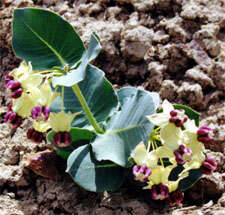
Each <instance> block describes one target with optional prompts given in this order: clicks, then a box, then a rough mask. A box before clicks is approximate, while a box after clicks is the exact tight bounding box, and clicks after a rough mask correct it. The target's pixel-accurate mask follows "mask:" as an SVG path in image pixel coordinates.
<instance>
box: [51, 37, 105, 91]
mask: <svg viewBox="0 0 225 215" xmlns="http://www.w3.org/2000/svg"><path fill="white" fill-rule="evenodd" d="M100 50H101V45H100V42H99V38H98V37H97V35H96V34H95V33H93V34H92V35H91V40H90V43H89V46H88V50H87V51H86V52H85V53H84V55H83V57H82V58H81V60H80V64H79V65H77V63H76V64H75V65H74V66H72V67H75V68H74V69H72V70H71V71H70V72H68V73H67V74H65V75H63V76H61V77H53V79H52V84H53V87H56V86H57V85H59V86H66V87H71V86H73V85H74V84H77V83H79V82H80V81H82V80H84V78H85V75H86V67H87V65H88V63H89V62H90V61H92V60H93V59H95V58H96V57H97V56H98V54H99V52H100ZM76 67H77V68H76Z"/></svg>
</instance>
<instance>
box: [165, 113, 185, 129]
mask: <svg viewBox="0 0 225 215" xmlns="http://www.w3.org/2000/svg"><path fill="white" fill-rule="evenodd" d="M170 116H171V117H170V119H169V121H170V122H172V123H174V124H175V125H176V127H181V126H182V125H183V124H184V123H185V122H187V120H188V117H187V116H186V115H185V111H184V110H183V109H180V110H172V111H170Z"/></svg>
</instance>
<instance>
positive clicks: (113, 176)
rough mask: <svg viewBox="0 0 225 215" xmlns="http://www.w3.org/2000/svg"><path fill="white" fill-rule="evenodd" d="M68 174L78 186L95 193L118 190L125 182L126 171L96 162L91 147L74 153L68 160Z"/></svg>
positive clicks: (105, 163) (86, 146)
mask: <svg viewBox="0 0 225 215" xmlns="http://www.w3.org/2000/svg"><path fill="white" fill-rule="evenodd" d="M66 172H68V173H69V174H70V175H71V177H72V178H73V180H74V181H75V182H76V183H77V184H78V185H80V186H81V187H83V188H84V189H86V190H89V191H93V192H103V191H105V190H107V191H112V190H116V189H118V188H119V187H120V186H121V185H122V183H123V181H124V169H123V168H121V167H119V166H117V165H116V164H113V163H111V162H99V161H96V160H95V159H94V158H93V156H92V153H91V151H90V145H85V146H81V147H79V148H78V149H76V150H75V151H73V153H72V154H71V155H70V156H69V158H68V160H67V170H66Z"/></svg>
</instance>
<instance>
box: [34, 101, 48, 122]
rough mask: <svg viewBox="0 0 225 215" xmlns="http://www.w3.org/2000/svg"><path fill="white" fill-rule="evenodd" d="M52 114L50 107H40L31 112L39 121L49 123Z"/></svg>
mask: <svg viewBox="0 0 225 215" xmlns="http://www.w3.org/2000/svg"><path fill="white" fill-rule="evenodd" d="M49 114H50V108H49V107H48V106H41V105H38V106H37V107H35V108H33V109H32V110H31V116H32V118H33V119H35V120H37V121H47V120H48V118H49Z"/></svg>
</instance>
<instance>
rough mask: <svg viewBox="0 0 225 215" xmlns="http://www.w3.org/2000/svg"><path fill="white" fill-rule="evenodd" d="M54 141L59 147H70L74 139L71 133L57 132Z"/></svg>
mask: <svg viewBox="0 0 225 215" xmlns="http://www.w3.org/2000/svg"><path fill="white" fill-rule="evenodd" d="M53 140H54V143H55V145H57V146H69V145H70V144H71V140H72V137H71V135H70V133H69V132H57V133H55V134H54V135H53Z"/></svg>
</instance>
